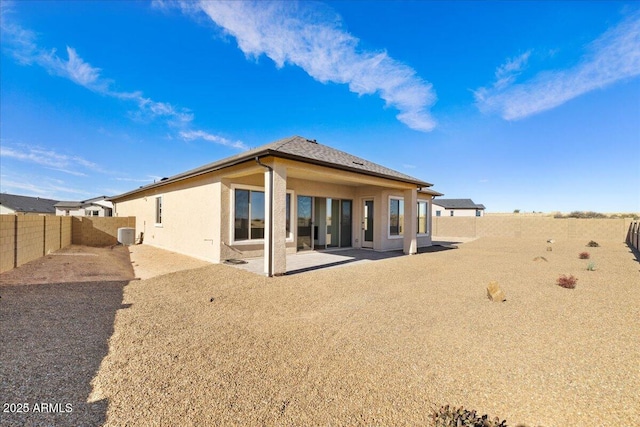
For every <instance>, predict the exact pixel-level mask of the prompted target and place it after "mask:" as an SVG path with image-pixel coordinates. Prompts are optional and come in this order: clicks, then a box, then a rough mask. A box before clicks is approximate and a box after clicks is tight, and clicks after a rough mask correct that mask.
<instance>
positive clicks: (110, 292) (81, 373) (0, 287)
mask: <svg viewBox="0 0 640 427" xmlns="http://www.w3.org/2000/svg"><path fill="white" fill-rule="evenodd" d="M132 278H133V270H132V269H131V263H130V261H129V252H128V251H127V249H126V248H123V247H116V248H113V249H110V248H90V247H84V246H71V247H68V248H65V249H63V250H61V251H57V252H55V253H54V254H51V255H48V256H46V257H43V258H41V259H38V260H34V261H32V262H30V263H28V264H25V265H23V266H21V267H19V268H16V269H14V270H11V271H8V272H5V273H2V274H0V297H1V298H0V330H1V331H2V333H1V334H0V366H1V367H2V368H1V369H0V402H1V403H2V405H3V407H2V408H0V425H2V426H27V425H28V426H49V425H60V426H67V425H69V426H71V425H75V426H80V425H86V426H97V425H101V424H102V423H103V422H104V421H105V419H106V411H107V401H106V400H102V401H94V402H91V403H88V402H87V397H88V396H89V393H90V392H91V385H90V382H91V380H92V378H93V377H94V376H95V375H96V372H97V370H98V368H99V366H100V362H101V361H102V359H103V358H104V357H105V356H106V354H107V351H108V340H109V338H110V337H111V335H112V334H113V322H114V317H115V313H116V311H117V310H119V309H121V308H125V307H126V306H123V305H122V298H123V289H124V287H125V286H126V285H127V284H128V283H129V280H131V279H132ZM5 405H6V406H5ZM11 405H13V406H11ZM18 411H22V413H18Z"/></svg>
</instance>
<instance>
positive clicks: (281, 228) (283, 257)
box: [271, 160, 293, 276]
mask: <svg viewBox="0 0 640 427" xmlns="http://www.w3.org/2000/svg"><path fill="white" fill-rule="evenodd" d="M271 167H272V168H273V199H272V200H273V210H272V212H273V218H272V219H271V220H272V222H273V229H272V230H273V237H272V239H271V243H272V247H271V250H272V255H273V265H272V269H271V271H272V273H273V275H274V276H282V275H283V274H285V273H286V272H287V167H286V166H285V165H284V164H282V163H281V162H278V161H277V160H274V162H273V163H272V164H271ZM291 203H293V200H292V201H291ZM291 222H292V223H291V224H290V225H291V227H293V218H292V219H291Z"/></svg>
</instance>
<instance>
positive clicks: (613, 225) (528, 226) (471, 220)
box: [433, 215, 632, 241]
mask: <svg viewBox="0 0 640 427" xmlns="http://www.w3.org/2000/svg"><path fill="white" fill-rule="evenodd" d="M631 222H632V220H631V219H630V218H590V219H585V218H552V217H539V216H538V217H536V216H520V215H511V216H483V217H433V234H434V236H436V237H437V236H442V237H510V238H534V239H582V238H584V239H588V240H596V241H597V240H598V239H600V240H620V241H624V240H625V237H626V235H627V232H628V230H629V227H630V224H631Z"/></svg>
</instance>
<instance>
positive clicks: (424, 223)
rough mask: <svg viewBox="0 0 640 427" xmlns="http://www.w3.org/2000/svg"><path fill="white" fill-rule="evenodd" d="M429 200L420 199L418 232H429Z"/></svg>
mask: <svg viewBox="0 0 640 427" xmlns="http://www.w3.org/2000/svg"><path fill="white" fill-rule="evenodd" d="M428 212H429V202H427V201H422V200H418V228H417V231H418V234H429V222H428V221H429V215H428V214H427V213H428Z"/></svg>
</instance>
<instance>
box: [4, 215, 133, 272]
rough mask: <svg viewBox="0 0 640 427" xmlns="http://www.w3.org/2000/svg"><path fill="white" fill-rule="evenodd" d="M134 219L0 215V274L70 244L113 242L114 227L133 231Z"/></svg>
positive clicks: (114, 235) (109, 243)
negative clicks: (127, 228) (130, 228)
mask: <svg viewBox="0 0 640 427" xmlns="http://www.w3.org/2000/svg"><path fill="white" fill-rule="evenodd" d="M135 225H136V219H135V218H134V217H121V218H103V217H92V218H89V217H84V218H83V217H70V216H64V217H63V216H53V215H0V272H3V271H8V270H11V269H12V268H14V267H19V266H21V265H23V264H26V263H27V262H29V261H33V260H35V259H38V258H40V257H42V256H44V255H46V254H48V253H50V252H54V251H57V250H58V249H62V248H64V247H66V246H69V245H71V244H72V243H73V244H77V245H87V246H108V245H114V244H116V243H117V236H118V228H120V227H133V228H135Z"/></svg>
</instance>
